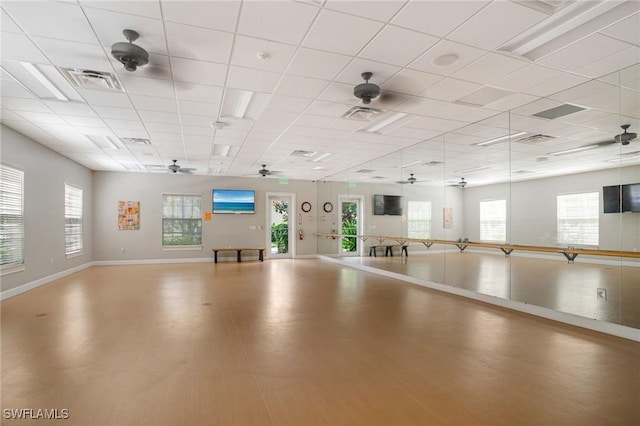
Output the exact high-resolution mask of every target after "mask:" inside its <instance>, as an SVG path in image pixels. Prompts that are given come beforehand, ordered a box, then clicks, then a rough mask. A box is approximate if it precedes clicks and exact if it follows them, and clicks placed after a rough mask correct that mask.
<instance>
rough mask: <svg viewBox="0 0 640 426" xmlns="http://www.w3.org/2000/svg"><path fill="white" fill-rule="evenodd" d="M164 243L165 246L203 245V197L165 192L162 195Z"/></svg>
mask: <svg viewBox="0 0 640 426" xmlns="http://www.w3.org/2000/svg"><path fill="white" fill-rule="evenodd" d="M162 245H163V246H164V247H176V246H201V245H202V197H201V196H200V195H184V194H164V195H163V196H162Z"/></svg>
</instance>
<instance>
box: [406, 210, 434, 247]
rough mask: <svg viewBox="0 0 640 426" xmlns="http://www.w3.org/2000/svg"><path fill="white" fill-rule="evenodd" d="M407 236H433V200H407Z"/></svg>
mask: <svg viewBox="0 0 640 426" xmlns="http://www.w3.org/2000/svg"><path fill="white" fill-rule="evenodd" d="M407 237H409V238H431V201H408V202H407Z"/></svg>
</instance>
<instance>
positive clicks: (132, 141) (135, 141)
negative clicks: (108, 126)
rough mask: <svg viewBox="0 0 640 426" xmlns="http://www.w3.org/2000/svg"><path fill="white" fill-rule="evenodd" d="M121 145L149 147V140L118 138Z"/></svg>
mask: <svg viewBox="0 0 640 426" xmlns="http://www.w3.org/2000/svg"><path fill="white" fill-rule="evenodd" d="M120 140H121V141H122V143H124V144H127V145H151V141H150V140H149V139H143V138H120Z"/></svg>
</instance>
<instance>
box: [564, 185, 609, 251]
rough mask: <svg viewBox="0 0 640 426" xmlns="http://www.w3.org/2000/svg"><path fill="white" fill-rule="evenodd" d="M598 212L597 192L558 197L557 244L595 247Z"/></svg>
mask: <svg viewBox="0 0 640 426" xmlns="http://www.w3.org/2000/svg"><path fill="white" fill-rule="evenodd" d="M599 212H600V196H599V193H598V192H585V193H581V194H566V195H558V244H582V245H590V246H597V245H598V238H599V234H600V230H599V223H598V219H599V215H600V213H599Z"/></svg>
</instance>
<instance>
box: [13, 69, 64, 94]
mask: <svg viewBox="0 0 640 426" xmlns="http://www.w3.org/2000/svg"><path fill="white" fill-rule="evenodd" d="M20 64H21V65H22V66H23V67H24V69H26V70H27V71H28V72H29V74H31V75H32V76H34V77H35V79H36V80H38V81H39V82H40V84H42V85H43V86H44V87H46V88H47V90H48V91H49V92H51V94H52V95H53V96H55V97H56V98H57V99H58V100H61V101H68V100H69V98H67V97H66V96H65V95H64V93H62V92H61V91H60V90H58V88H57V87H56V86H54V85H53V83H52V82H51V81H49V79H48V78H47V77H45V76H44V74H42V72H40V70H39V69H38V68H36V66H35V65H33V64H32V63H29V62H20Z"/></svg>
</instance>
